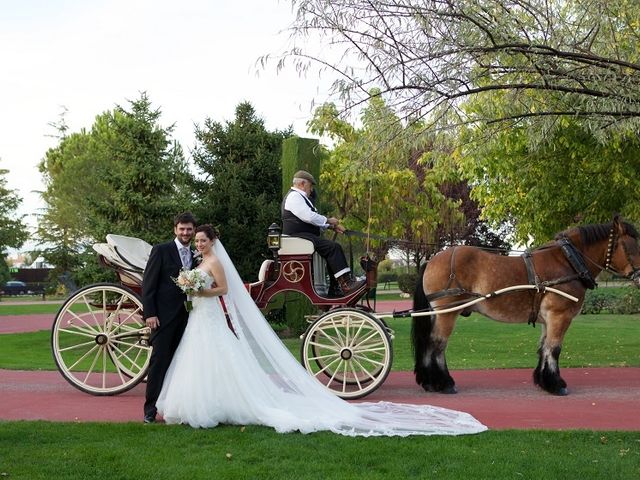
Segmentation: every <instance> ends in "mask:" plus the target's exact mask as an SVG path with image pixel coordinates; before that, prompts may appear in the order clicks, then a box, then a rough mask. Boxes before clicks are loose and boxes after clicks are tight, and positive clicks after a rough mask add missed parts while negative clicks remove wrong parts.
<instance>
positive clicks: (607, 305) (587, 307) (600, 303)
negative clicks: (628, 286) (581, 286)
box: [581, 289, 613, 314]
mask: <svg viewBox="0 0 640 480" xmlns="http://www.w3.org/2000/svg"><path fill="white" fill-rule="evenodd" d="M612 307H613V296H612V295H611V294H610V292H608V291H607V290H606V289H605V290H602V289H600V290H587V292H586V294H585V296H584V303H583V304H582V312H581V313H584V314H597V313H602V312H603V311H604V310H607V311H611V310H612Z"/></svg>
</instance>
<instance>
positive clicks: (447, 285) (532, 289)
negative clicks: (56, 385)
mask: <svg viewBox="0 0 640 480" xmlns="http://www.w3.org/2000/svg"><path fill="white" fill-rule="evenodd" d="M638 237H639V235H638V232H637V231H636V229H635V228H634V227H633V225H630V224H628V223H626V222H622V221H620V220H619V219H618V218H617V217H616V218H614V221H613V222H611V223H609V224H599V225H587V226H584V227H576V228H572V229H569V230H566V231H565V232H561V233H560V234H559V235H558V236H557V237H556V239H555V240H554V241H552V242H549V243H548V244H546V245H543V246H542V247H539V248H538V249H536V250H534V251H532V252H527V253H525V254H524V255H522V256H521V258H517V257H508V256H504V255H496V254H490V253H487V252H485V251H482V250H481V249H478V248H476V247H453V248H449V249H446V250H444V251H442V252H440V253H439V254H437V255H436V256H435V257H433V258H432V259H431V260H430V261H429V263H428V264H427V268H426V269H425V271H424V275H423V278H422V281H421V282H419V285H418V288H417V289H416V295H415V299H414V310H413V311H412V312H406V313H410V314H411V316H412V317H413V322H414V325H413V329H412V337H413V346H414V352H415V373H416V381H417V382H418V383H419V384H420V385H422V386H423V387H424V389H425V390H428V391H440V392H446V393H453V392H455V382H454V381H453V378H452V377H451V375H450V374H449V371H448V369H447V362H446V358H445V351H446V347H447V343H448V338H449V335H450V334H451V333H452V331H453V328H454V325H455V321H456V317H457V316H458V315H460V314H461V315H468V314H469V313H471V312H473V311H476V312H479V313H482V314H483V315H485V316H487V317H489V318H492V319H494V320H498V321H503V322H527V321H528V322H529V323H534V325H535V323H536V322H539V323H540V324H541V325H542V328H541V336H540V347H539V350H538V357H539V360H538V365H537V367H536V368H535V370H534V382H535V383H536V384H537V385H539V386H541V387H542V388H543V389H545V390H547V391H549V392H550V393H554V394H558V395H564V394H566V393H567V389H566V383H565V381H564V380H563V379H562V377H561V376H560V369H559V357H560V351H561V348H562V341H563V338H564V335H565V333H566V331H567V329H568V328H569V325H570V324H571V321H572V319H573V318H574V317H575V316H576V315H577V314H578V313H579V312H580V307H581V306H582V302H583V300H584V296H585V291H586V289H587V288H593V287H594V286H595V278H596V277H597V275H598V274H599V273H600V272H601V271H602V270H609V271H611V272H613V273H615V274H618V275H619V276H621V277H626V278H628V279H630V280H632V281H633V282H634V283H635V284H636V286H638V285H640V247H639V246H638ZM268 241H269V247H270V248H271V250H272V252H273V253H274V259H273V260H265V261H264V262H263V264H262V266H261V268H260V273H259V276H258V281H257V282H255V283H251V284H247V289H248V291H249V293H250V294H251V297H252V298H253V300H254V301H255V302H256V304H257V305H258V307H260V308H266V307H268V305H269V301H270V300H271V299H272V298H273V297H274V296H275V295H276V294H278V293H282V292H285V291H297V292H301V293H303V294H304V295H306V296H307V297H308V298H309V300H310V301H311V303H312V304H314V305H316V306H317V307H318V309H320V310H321V311H322V312H323V313H322V314H321V315H319V316H317V317H315V318H312V319H310V325H309V327H308V328H307V330H306V332H305V334H304V335H303V336H302V346H301V357H302V363H303V364H304V366H305V368H306V369H307V371H309V373H310V374H312V375H313V376H315V378H317V379H318V380H319V381H320V382H322V383H323V384H324V385H325V386H326V387H327V388H328V389H330V390H331V391H333V392H335V393H336V394H337V395H338V396H340V397H343V398H360V397H362V396H365V395H367V394H369V393H371V392H372V391H374V390H375V389H377V388H378V387H379V386H380V385H381V384H382V383H383V382H384V380H385V379H386V377H387V375H388V374H389V370H390V368H391V362H392V350H391V340H392V338H393V333H392V331H391V329H390V328H389V327H388V326H387V325H386V324H385V322H384V320H383V319H382V318H381V317H383V316H384V315H383V314H375V315H374V313H373V312H372V311H371V308H370V307H369V305H368V304H367V305H363V304H362V303H360V304H358V300H359V299H361V298H363V297H366V295H365V294H366V293H367V292H368V291H369V290H370V289H371V288H374V287H375V285H376V264H375V262H373V261H370V260H368V259H365V263H364V264H363V267H364V269H365V271H366V273H367V282H366V283H365V284H364V285H363V286H362V287H361V288H360V289H358V290H356V291H354V292H352V293H350V294H349V295H347V296H345V297H341V298H330V297H329V296H328V295H327V287H328V286H327V283H326V275H325V270H324V261H323V260H322V259H321V258H320V257H319V256H318V255H317V253H314V250H313V244H312V243H311V242H309V241H307V240H304V239H300V238H295V237H286V236H280V235H279V233H278V232H275V231H274V232H270V235H269V240H268ZM94 249H95V250H96V251H97V252H98V254H99V256H100V260H101V261H102V263H103V264H105V265H107V266H109V267H111V268H113V269H115V270H116V272H117V274H118V276H119V279H120V285H115V284H96V285H90V286H88V287H85V288H83V289H80V290H79V291H77V292H76V293H74V295H73V296H71V297H70V298H69V299H68V300H67V301H66V302H65V303H64V304H63V306H62V307H61V309H60V311H59V312H58V315H57V316H56V319H55V322H54V325H53V332H52V340H51V341H52V348H53V353H54V357H55V361H56V365H57V366H58V368H59V370H60V372H61V373H62V375H63V376H64V377H65V378H66V379H67V380H68V381H69V382H70V383H71V384H72V385H74V386H75V387H77V388H79V389H80V390H83V391H85V392H88V393H92V394H95V395H112V394H116V393H121V392H124V391H127V390H128V389H130V388H132V387H133V386H135V385H136V384H137V383H139V382H140V381H142V380H143V379H144V377H145V375H146V370H147V367H148V363H149V356H150V349H151V347H150V346H149V334H150V331H149V329H148V328H147V327H146V326H145V325H144V322H143V318H142V303H141V301H140V290H141V283H142V273H143V271H144V267H145V264H146V261H147V258H148V255H149V251H150V246H149V245H148V244H146V243H145V242H142V241H141V240H139V239H135V238H130V237H121V236H116V235H109V236H107V243H106V244H98V245H95V246H94ZM549 293H550V295H548V294H549ZM421 306H422V307H423V308H420V307H421ZM389 315H390V314H387V316H389Z"/></svg>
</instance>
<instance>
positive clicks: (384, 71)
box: [280, 0, 640, 136]
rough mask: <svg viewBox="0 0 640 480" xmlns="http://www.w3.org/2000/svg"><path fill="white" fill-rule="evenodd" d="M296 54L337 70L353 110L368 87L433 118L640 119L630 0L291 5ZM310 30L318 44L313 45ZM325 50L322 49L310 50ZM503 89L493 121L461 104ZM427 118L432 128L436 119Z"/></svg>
mask: <svg viewBox="0 0 640 480" xmlns="http://www.w3.org/2000/svg"><path fill="white" fill-rule="evenodd" d="M292 4H293V5H294V8H295V9H296V10H297V18H296V21H295V23H294V25H293V28H292V32H293V33H292V41H293V42H294V46H293V48H291V49H290V50H289V51H288V52H285V55H284V58H283V59H282V60H281V61H280V66H283V65H285V64H286V63H287V60H292V61H293V62H294V63H295V65H296V67H297V68H298V69H299V70H300V71H305V70H307V69H309V68H310V66H312V65H320V66H322V67H324V68H326V69H328V70H330V71H332V72H337V74H338V75H339V77H338V79H337V80H336V82H335V83H334V88H335V91H336V92H337V93H339V94H340V95H341V98H342V99H343V100H344V102H345V105H346V107H347V108H348V107H353V106H357V105H360V104H361V103H362V102H363V101H365V100H366V99H368V98H369V97H370V92H371V90H370V89H371V88H373V87H377V88H379V89H380V91H379V93H376V94H377V95H381V96H384V97H385V98H386V99H387V100H388V101H389V104H390V105H391V106H392V107H393V108H395V109H397V111H399V112H400V111H402V112H404V116H405V117H406V118H428V119H429V124H431V125H433V124H436V123H438V122H444V123H446V124H448V125H451V124H452V123H473V122H480V123H486V122H496V121H511V120H514V119H515V120H518V119H525V118H528V119H536V120H537V121H536V122H535V123H533V124H532V125H536V126H538V127H542V128H539V129H538V133H539V134H540V136H543V135H544V134H545V133H544V132H545V131H546V130H547V129H548V128H551V127H553V126H554V125H555V124H554V120H555V119H556V118H558V117H575V118H577V119H578V120H579V121H580V122H581V123H582V124H583V128H585V129H586V130H588V131H596V130H600V131H605V132H606V131H607V130H612V129H623V130H624V129H632V130H633V131H635V132H637V131H638V129H639V126H640V63H639V62H640V48H639V45H640V42H639V41H638V40H639V38H640V22H638V18H640V4H639V3H638V2H635V1H632V0H563V1H560V0H558V1H548V0H424V1H420V2H418V1H415V0H413V1H412V0H391V1H385V2H382V1H379V0H374V1H371V0H353V1H349V2H335V1H329V0H292ZM311 37H313V39H314V40H315V41H313V42H306V41H307V40H308V39H309V38H311ZM313 45H318V50H317V51H314V50H312V48H313ZM496 92H498V93H500V92H502V93H504V94H505V95H508V96H509V98H510V101H509V102H508V103H507V104H505V105H504V107H505V108H503V109H501V110H496V111H493V112H491V113H490V114H489V115H488V116H484V115H469V114H468V112H465V111H463V110H460V108H459V106H460V103H461V101H462V100H465V99H469V98H473V97H475V96H478V95H481V94H488V95H492V94H493V93H496ZM429 124H427V126H428V125H429Z"/></svg>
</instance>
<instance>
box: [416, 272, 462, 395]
mask: <svg viewBox="0 0 640 480" xmlns="http://www.w3.org/2000/svg"><path fill="white" fill-rule="evenodd" d="M428 308H430V305H429V301H428V300H427V298H426V296H425V294H424V289H423V288H422V283H421V282H418V286H417V288H416V293H415V295H414V304H413V309H414V310H424V309H428ZM438 317H440V315H438ZM438 317H432V316H427V317H413V319H412V327H411V337H412V341H413V351H414V355H415V366H414V373H415V375H416V383H417V384H418V385H420V386H422V388H424V389H425V390H426V391H428V392H442V393H456V388H455V381H454V380H453V378H452V377H451V375H450V374H449V369H448V368H447V361H446V358H445V350H446V348H447V339H446V338H445V337H443V336H441V335H438V333H437V329H436V328H434V327H435V326H436V322H438V321H440V320H441V319H440V318H438ZM453 319H454V320H455V315H454V318H453Z"/></svg>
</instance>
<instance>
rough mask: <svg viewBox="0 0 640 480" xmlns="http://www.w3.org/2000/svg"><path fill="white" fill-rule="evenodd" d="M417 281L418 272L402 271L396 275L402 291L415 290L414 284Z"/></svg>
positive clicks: (409, 291)
mask: <svg viewBox="0 0 640 480" xmlns="http://www.w3.org/2000/svg"><path fill="white" fill-rule="evenodd" d="M417 283H418V273H416V272H413V273H402V274H400V275H398V288H399V289H400V291H402V292H404V293H410V294H411V295H413V292H415V291H416V285H417Z"/></svg>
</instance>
